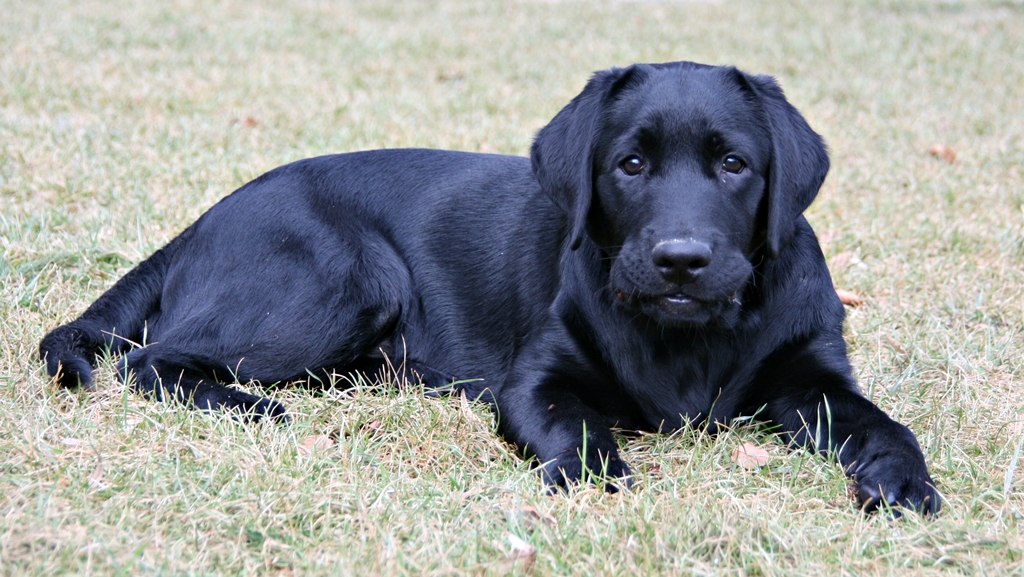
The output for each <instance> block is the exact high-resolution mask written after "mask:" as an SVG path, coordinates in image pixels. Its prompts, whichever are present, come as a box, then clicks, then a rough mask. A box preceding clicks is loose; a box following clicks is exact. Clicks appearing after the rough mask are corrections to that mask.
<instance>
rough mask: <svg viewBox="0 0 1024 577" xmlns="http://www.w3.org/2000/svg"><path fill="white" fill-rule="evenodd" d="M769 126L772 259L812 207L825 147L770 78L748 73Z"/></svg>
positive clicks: (824, 164)
mask: <svg viewBox="0 0 1024 577" xmlns="http://www.w3.org/2000/svg"><path fill="white" fill-rule="evenodd" d="M746 79H747V81H748V82H749V83H750V86H751V88H752V89H753V91H754V93H755V94H757V96H758V99H759V100H760V102H761V105H762V106H763V107H764V112H765V115H766V116H767V118H768V125H769V127H770V129H771V138H772V162H771V166H770V168H769V171H770V172H769V175H768V219H767V243H768V255H769V256H770V257H771V258H772V259H773V260H774V259H777V258H779V254H780V253H781V252H782V251H783V250H784V249H785V248H786V246H788V245H789V243H790V241H792V240H793V234H794V233H795V231H796V219H797V218H799V217H800V214H801V213H803V211H804V210H806V209H807V207H808V206H810V205H811V202H812V201H813V200H814V197H815V196H817V195H818V189H819V188H821V184H822V182H824V181H825V175H826V174H828V167H829V161H828V149H827V147H826V146H825V142H824V141H823V140H822V138H821V136H819V135H818V134H817V133H816V132H814V131H813V130H811V127H810V126H808V125H807V121H806V120H804V117H803V116H801V115H800V113H799V112H798V111H797V109H796V108H794V107H793V105H791V104H790V103H789V102H788V101H787V100H786V96H785V95H784V94H783V92H782V89H781V88H779V85H778V84H776V83H775V79H773V78H772V77H770V76H747V77H746Z"/></svg>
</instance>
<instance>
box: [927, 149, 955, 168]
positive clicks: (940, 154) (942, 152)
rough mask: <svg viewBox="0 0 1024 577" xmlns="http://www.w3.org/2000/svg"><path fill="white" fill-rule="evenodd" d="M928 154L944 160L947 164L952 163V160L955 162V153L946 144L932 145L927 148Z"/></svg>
mask: <svg viewBox="0 0 1024 577" xmlns="http://www.w3.org/2000/svg"><path fill="white" fill-rule="evenodd" d="M928 154H930V155H932V156H934V157H935V158H940V159H942V160H945V161H946V163H948V164H953V163H954V162H956V153H955V152H953V149H952V148H950V147H948V146H946V145H945V144H934V145H932V147H931V148H929V149H928Z"/></svg>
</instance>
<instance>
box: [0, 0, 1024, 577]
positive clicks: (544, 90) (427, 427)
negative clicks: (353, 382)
mask: <svg viewBox="0 0 1024 577" xmlns="http://www.w3.org/2000/svg"><path fill="white" fill-rule="evenodd" d="M0 10H2V12H3V17H2V18H0V456H2V458H0V574H11V575H52V574H65V573H70V574H100V575H110V574H127V575H136V574H140V573H158V574H240V575H248V574H280V575H291V574H359V575H368V574H375V573H376V574H492V573H493V574H503V573H519V574H523V573H527V572H529V573H532V574H542V575H543V574H580V575H584V574H585V575H592V574H607V575H617V574H630V575H633V574H659V573H661V574H715V575H718V574H726V575H750V574H761V575H794V574H829V575H835V574H846V575H905V574H938V573H949V572H952V573H957V574H984V575H989V574H1011V573H1017V574H1019V573H1020V572H1021V571H1022V569H1024V534H1022V530H1021V524H1022V515H1024V493H1022V491H1024V472H1022V469H1024V466H1022V465H1021V464H1020V453H1021V451H1022V449H1021V446H1022V445H1021V443H1022V439H1024V422H1022V416H1021V413H1022V410H1024V386H1022V385H1024V382H1022V381H1024V184H1022V182H1024V179H1022V177H1024V121H1022V119H1024V109H1022V104H1021V103H1022V98H1021V96H1020V94H1021V92H1022V91H1024V64H1022V63H1024V45H1022V41H1021V39H1022V38H1024V7H1022V5H1021V3H1020V2H1011V1H1006V2H997V1H992V2H985V1H963V2H958V1H932V0H909V1H906V2H897V1H895V0H892V1H883V0H879V1H863V2H852V1H851V2H834V3H823V2H816V3H812V2H803V3H767V2H765V3H757V2H744V1H731V0H730V1H725V2H719V3H715V2H708V3H702V2H611V1H609V2H572V1H564V2H553V1H541V0H532V1H531V0H527V1H520V2H493V1H483V0H481V1H476V2H473V1H470V2H455V1H441V2H437V3H422V2H413V1H409V2H389V3H381V2H369V1H362V0H358V1H352V2H337V3H334V2H324V1H316V0H301V1H300V0H296V1H293V2H284V1H280V2H260V3H251V2H239V1H234V0H226V1H215V2H194V1H191V0H178V1H174V0H171V1H168V2H141V1H130V0H125V1H121V0H116V1H105V2H98V1H94V0H93V1H90V0H85V1H75V2H72V1H61V0H40V1H38V2H15V1H13V0H0ZM677 59H688V60H697V61H702V62H708V63H719V64H735V65H737V66H739V67H741V68H744V69H746V70H749V71H753V72H762V73H770V74H773V75H775V76H777V77H778V78H779V80H780V82H781V83H782V85H783V86H784V87H785V89H786V91H787V94H788V95H789V97H790V99H791V101H793V102H794V103H795V104H796V106H797V107H798V108H800V109H801V110H802V111H803V112H804V113H805V115H806V116H807V118H808V119H809V120H810V122H811V125H812V126H814V127H815V128H816V129H817V130H818V131H819V132H821V133H822V134H823V135H824V136H825V138H826V140H827V141H828V142H829V144H830V146H831V150H832V158H833V169H832V172H831V173H830V176H829V178H828V180H827V181H826V184H825V186H824V188H823V190H822V192H821V195H820V196H819V198H818V200H817V201H816V203H815V204H814V205H813V206H812V207H811V209H810V210H809V211H808V218H809V219H810V221H811V223H812V225H814V226H815V228H816V230H817V231H818V233H819V235H820V236H821V237H822V239H823V248H824V251H825V253H826V256H827V257H828V258H829V260H830V263H831V265H832V269H833V274H834V277H835V281H836V284H837V286H840V287H842V288H844V289H847V290H851V291H854V292H856V293H858V294H859V295H861V296H862V297H864V298H865V300H866V304H865V305H864V306H862V307H859V308H856V309H848V313H849V314H848V323H847V333H848V340H849V342H850V349H851V354H852V357H853V360H854V362H855V364H856V367H857V373H858V375H859V378H860V382H861V384H862V386H863V388H864V390H865V392H866V393H867V394H869V395H870V397H871V398H872V399H873V400H875V401H876V402H877V403H878V404H879V405H880V406H882V407H883V408H884V409H885V410H887V411H889V412H890V413H891V414H893V415H894V416H896V417H897V418H898V419H900V420H901V421H902V422H904V423H906V424H908V425H909V426H910V427H911V428H912V429H913V430H914V431H915V433H916V434H917V435H918V438H919V439H920V440H921V443H922V445H923V447H924V450H925V454H926V457H927V459H928V462H929V463H930V466H931V468H932V472H933V476H934V478H935V479H936V481H937V483H938V485H939V489H940V491H941V492H942V493H943V495H944V496H945V498H946V503H945V508H944V510H943V513H942V515H941V516H940V517H939V518H937V519H933V520H923V519H920V518H918V517H916V516H913V515H911V516H907V517H904V518H902V519H900V520H897V521H893V520H890V519H887V518H885V517H883V516H874V517H865V516H863V515H861V514H860V513H859V512H858V511H856V510H855V508H854V506H853V504H852V502H851V501H850V499H849V497H848V495H847V488H846V483H845V481H844V479H843V477H842V474H841V472H840V471H839V470H838V469H837V468H836V467H835V466H833V465H830V464H828V463H825V462H823V461H821V460H819V459H817V458H816V457H813V456H810V455H806V454H803V453H787V451H786V450H785V449H784V448H783V447H781V446H780V445H779V444H778V443H776V442H775V441H774V440H772V439H771V438H770V437H765V436H763V435H762V434H760V433H758V432H757V431H755V430H752V429H749V428H743V427H739V428H736V429H735V430H731V431H728V432H726V433H724V434H722V435H719V436H718V437H715V438H711V437H708V436H706V435H702V434H700V432H699V431H686V432H683V433H679V434H676V435H672V436H644V437H640V438H637V439H623V441H622V446H623V452H624V456H625V458H626V459H627V460H628V461H629V462H630V463H631V464H632V465H633V466H634V469H635V470H636V471H637V472H638V473H639V479H638V482H637V485H636V487H635V489H634V490H632V491H631V492H628V493H623V494H619V495H614V496H608V495H604V494H602V493H600V492H599V491H596V490H594V489H590V488H585V489H582V490H579V491H575V492H573V493H571V494H569V495H562V496H557V497H547V496H545V495H544V494H543V490H542V487H541V486H540V482H539V479H538V478H537V477H536V476H535V475H534V474H533V473H532V472H531V471H530V469H529V466H528V465H527V464H525V463H524V462H523V461H522V460H521V459H520V458H519V457H517V456H516V455H515V454H514V453H513V452H512V450H511V449H510V447H508V446H507V445H505V444H504V443H503V442H502V441H500V440H499V439H498V438H497V437H496V436H494V435H493V433H492V421H491V418H490V416H489V415H488V414H487V413H486V412H485V411H484V410H483V409H481V408H480V407H476V406H473V405H471V404H466V403H464V402H462V400H461V399H458V398H453V399H427V398H424V397H423V396H421V395H419V394H417V392H416V391H375V390H370V389H368V388H365V387H357V388H356V389H354V390H352V391H350V392H347V393H340V392H327V393H324V394H311V393H309V392H308V391H303V390H292V389H285V390H281V391H276V392H274V396H275V398H278V399H280V400H282V401H283V402H285V403H286V405H287V406H288V407H289V408H290V409H292V411H293V416H294V422H293V423H292V424H291V425H290V426H286V427H279V426H271V425H267V426H240V425H237V424H236V423H234V422H232V421H230V420H228V419H223V418H218V417H212V416H208V415H204V414H198V413H191V412H187V411H183V410H180V409H178V408H175V407H167V406H161V405H158V404H155V403H148V402H145V401H143V400H141V399H139V398H137V397H136V396H133V395H130V394H128V393H126V391H125V390H124V387H123V386H121V385H120V384H118V383H117V382H116V380H115V379H114V377H113V370H112V366H111V365H110V364H109V363H108V364H104V365H102V366H101V367H100V369H99V370H98V373H97V384H98V388H97V391H96V392H94V393H91V394H90V393H82V392H68V391H60V390H56V389H55V388H54V387H53V386H51V384H50V382H49V380H48V379H47V377H46V375H45V373H44V371H43V369H42V366H41V364H40V362H39V361H38V360H37V358H36V346H37V343H38V342H39V339H40V338H41V337H42V336H43V334H44V332H45V331H46V330H48V329H50V328H52V327H54V326H56V325H57V324H58V323H61V322H65V321H67V320H70V319H71V318H73V317H74V316H75V315H77V314H78V313H79V312H81V311H82V310H83V309H84V308H85V307H86V306H87V305H88V304H89V303H90V302H91V301H92V300H93V299H95V298H96V297H97V296H98V295H99V294H100V293H101V292H102V291H103V290H104V289H105V288H106V287H108V286H110V285H111V284H112V283H113V282H114V280H116V279H117V278H118V277H119V276H120V275H121V274H123V273H124V272H126V271H127V270H129V269H130V268H131V266H132V265H133V264H134V263H137V262H139V261H140V260H141V259H142V258H144V257H145V256H146V255H147V254H149V253H150V252H151V251H153V250H155V249H156V248H158V247H159V246H161V245H162V244H163V243H165V242H166V241H168V240H169V239H171V238H172V237H173V236H174V235H175V234H176V233H177V232H178V231H180V230H181V229H183V228H184V227H185V226H186V225H187V224H188V223H190V222H191V221H192V220H193V219H195V218H196V217H197V216H198V215H199V214H201V213H202V211H203V210H205V209H206V208H207V207H209V206H210V205H211V204H212V203H213V202H215V201H216V200H217V199H218V198H220V197H222V196H223V195H225V194H226V193H228V192H230V191H231V190H233V189H234V188H236V187H238V186H240V185H241V184H243V183H244V182H246V181H247V180H249V179H251V178H253V177H255V176H257V175H259V174H261V173H263V172H264V171H266V170H269V169H271V168H273V167H275V166H277V165H280V164H282V163H285V162H288V161H291V160H295V159H298V158H302V157H307V156H312V155H318V154H325V153H330V152H340V151H350V150H358V149H366V148H381V147H405V146H424V147H437V148H453V149H462V150H474V151H489V152H502V153H511V154H525V153H526V151H527V149H528V147H529V143H530V139H531V137H532V135H533V133H534V132H535V131H536V130H537V129H538V128H539V127H540V126H542V125H543V124H544V123H545V122H546V121H547V120H549V119H550V118H551V117H552V116H553V115H554V113H555V112H557V110H558V109H559V108H560V107H561V106H563V105H564V104H565V103H567V102H568V101H569V99H570V98H572V96H574V95H575V94H576V93H577V92H578V91H579V90H580V89H581V88H582V86H583V84H584V83H585V81H586V79H587V77H588V75H589V74H590V72H591V71H593V70H597V69H602V68H607V67H610V66H613V65H624V64H628V63H630V62H634V61H664V60H677ZM933 144H944V145H947V146H949V147H950V148H952V149H953V150H954V151H955V152H956V154H957V157H956V160H955V162H954V163H953V164H947V163H945V162H943V161H942V160H940V159H937V158H935V157H932V156H930V155H929V154H928V153H927V150H928V149H929V147H930V146H932V145H933ZM317 435H322V436H324V437H326V438H327V439H331V441H327V442H324V443H323V444H322V445H320V446H318V447H316V448H314V450H313V451H312V452H309V451H308V450H307V445H304V443H307V441H308V439H310V438H311V437H313V436H317ZM743 443H754V444H756V445H758V446H762V447H763V448H765V449H766V450H767V451H768V452H769V454H770V456H771V459H770V461H769V463H768V465H767V466H766V467H764V468H763V469H756V470H747V469H744V468H742V467H738V466H736V465H734V464H733V463H732V461H731V458H730V455H731V454H732V451H733V450H735V449H736V448H737V447H739V446H740V445H741V444H743ZM516 539H519V540H521V541H522V542H525V543H526V544H528V546H529V547H532V548H534V549H535V554H534V555H532V556H531V555H528V554H524V553H522V552H520V553H519V554H518V556H517V553H516V551H517V548H518V550H520V551H522V550H523V546H522V543H521V542H520V541H516Z"/></svg>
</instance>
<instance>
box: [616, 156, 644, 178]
mask: <svg viewBox="0 0 1024 577" xmlns="http://www.w3.org/2000/svg"><path fill="white" fill-rule="evenodd" d="M619 168H621V169H622V172H625V173H626V174H628V175H629V176H636V175H638V174H640V173H641V172H643V171H644V159H642V158H640V157H639V156H637V155H635V154H631V155H629V156H627V157H626V159H625V160H623V161H622V162H620V163H619Z"/></svg>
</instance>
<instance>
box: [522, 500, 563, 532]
mask: <svg viewBox="0 0 1024 577" xmlns="http://www.w3.org/2000/svg"><path fill="white" fill-rule="evenodd" d="M519 512H520V513H522V514H523V521H524V522H525V523H526V526H527V528H528V529H532V528H533V527H532V526H531V525H536V524H537V523H538V522H541V523H543V524H545V525H547V526H548V527H555V526H557V525H558V521H556V520H555V518H554V517H552V516H551V515H550V514H548V513H541V512H540V511H538V510H537V509H535V508H534V507H530V506H529V505H524V506H523V507H520V508H519Z"/></svg>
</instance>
